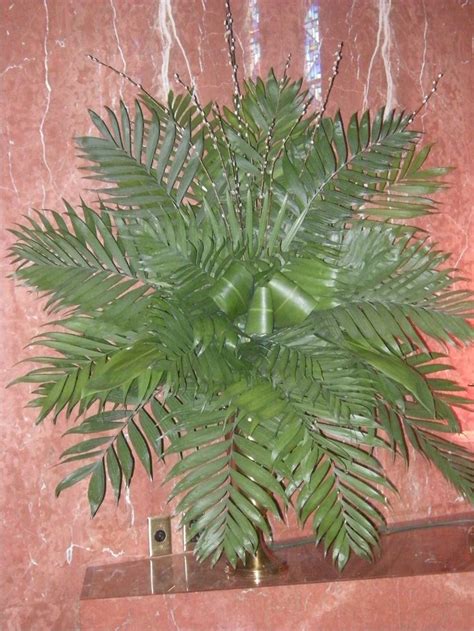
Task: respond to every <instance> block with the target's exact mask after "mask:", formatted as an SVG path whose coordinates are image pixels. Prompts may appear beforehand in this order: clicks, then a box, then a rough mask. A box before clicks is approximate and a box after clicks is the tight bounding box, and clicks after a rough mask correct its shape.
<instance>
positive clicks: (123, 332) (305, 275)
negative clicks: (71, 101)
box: [11, 72, 474, 568]
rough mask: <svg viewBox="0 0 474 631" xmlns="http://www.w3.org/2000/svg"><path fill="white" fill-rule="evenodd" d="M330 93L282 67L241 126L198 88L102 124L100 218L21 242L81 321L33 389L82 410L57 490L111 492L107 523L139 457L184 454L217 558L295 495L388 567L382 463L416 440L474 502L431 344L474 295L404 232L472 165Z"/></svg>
mask: <svg viewBox="0 0 474 631" xmlns="http://www.w3.org/2000/svg"><path fill="white" fill-rule="evenodd" d="M309 102H310V98H309V97H308V94H307V93H306V92H305V91H304V90H302V86H301V82H296V83H294V82H291V81H290V80H289V79H288V77H287V76H286V75H284V76H283V77H282V78H277V77H276V76H275V74H274V73H273V72H271V73H270V74H269V76H268V78H267V79H266V80H265V81H263V80H261V79H258V80H256V81H252V80H249V81H247V82H246V84H245V87H244V90H243V92H242V97H241V100H239V99H237V101H236V104H237V105H236V107H235V108H234V109H233V110H231V109H224V111H223V112H222V114H221V112H220V110H219V108H218V106H217V105H216V104H214V103H211V104H209V105H207V106H205V107H202V106H201V105H200V104H199V102H198V100H197V99H196V97H195V95H194V93H193V91H192V90H191V89H189V90H188V92H187V93H186V94H185V95H178V96H176V95H173V94H170V96H169V99H168V102H167V104H166V105H163V104H160V103H158V102H157V101H155V100H154V99H153V98H152V97H151V96H150V95H148V94H147V93H142V94H141V95H140V101H137V102H136V103H135V107H134V112H133V114H131V111H130V110H129V109H128V108H127V107H126V106H125V104H124V103H122V102H121V103H120V105H119V108H118V112H113V111H112V110H110V109H108V110H107V116H108V118H107V120H105V119H104V118H101V117H100V116H98V115H97V114H95V113H91V118H92V121H93V123H94V124H95V126H96V128H97V130H98V136H94V137H81V138H78V139H77V145H78V147H79V151H80V155H81V156H82V157H83V158H85V159H86V160H87V161H88V165H87V166H86V167H84V168H85V169H86V170H87V172H88V173H89V178H90V179H91V180H92V181H93V183H94V184H97V183H100V184H98V185H99V186H101V188H99V189H97V192H98V194H99V196H100V198H99V201H98V203H97V205H96V207H91V206H88V205H86V204H85V203H82V205H81V207H80V209H77V210H76V209H74V208H73V207H72V206H71V205H69V204H66V212H65V213H64V214H60V213H57V212H52V213H38V214H37V215H35V216H34V217H33V218H28V219H26V220H25V222H24V223H23V224H22V225H20V226H17V227H15V229H14V230H13V233H14V234H15V236H16V238H17V240H16V242H15V244H14V245H13V247H12V251H11V256H12V259H13V261H14V263H15V264H16V276H17V278H18V279H19V280H20V281H21V282H23V283H24V284H26V285H27V286H28V287H30V288H33V289H35V290H38V291H39V292H40V293H42V294H45V295H46V296H47V303H46V308H47V309H48V310H49V311H51V312H59V313H60V314H61V315H60V316H59V317H60V319H59V320H57V321H56V322H54V324H55V325H56V328H55V329H54V330H51V331H49V332H47V333H46V334H44V335H42V336H40V337H39V338H37V339H35V341H34V342H33V344H34V346H35V347H37V346H43V347H45V348H46V352H45V354H44V355H39V356H37V357H34V358H32V359H33V361H34V362H35V363H36V367H35V368H34V369H33V370H31V371H30V372H28V373H27V374H26V375H25V376H24V377H23V378H21V379H20V380H19V381H24V382H27V383H31V384H34V387H35V388H36V390H35V392H34V395H33V400H32V401H31V405H32V406H34V407H36V408H38V421H39V422H41V421H42V420H44V419H45V418H46V417H47V416H51V417H52V418H53V420H54V421H56V420H57V419H58V418H59V417H60V416H61V415H62V414H63V415H66V416H67V417H72V418H74V419H75V420H76V422H75V424H74V425H73V426H72V427H71V429H69V430H68V431H67V432H66V433H67V434H68V436H75V437H76V438H77V440H78V442H76V443H75V444H73V445H72V446H70V447H69V448H67V449H66V450H65V451H64V453H63V455H62V462H64V463H70V464H72V463H74V464H75V466H76V467H77V468H75V469H73V470H72V471H71V473H70V474H69V475H68V476H67V477H66V478H65V479H64V480H63V481H62V482H61V483H60V484H59V485H58V487H57V493H58V494H59V493H61V492H62V491H63V490H64V489H66V488H68V487H70V486H72V485H73V484H76V483H77V482H80V481H81V480H84V479H86V478H88V479H89V490H88V496H89V502H90V506H91V511H92V513H93V514H95V513H96V511H97V510H98V508H99V507H100V505H101V504H102V502H103V501H104V498H105V495H106V491H107V488H110V489H111V491H112V494H113V495H114V496H115V499H116V500H117V501H118V500H119V498H120V496H121V493H122V490H123V487H124V485H129V484H130V483H131V482H132V479H133V475H134V471H135V464H136V463H137V464H138V463H141V465H142V466H143V467H144V468H145V470H146V472H147V474H148V475H149V476H150V477H151V476H152V474H153V457H154V456H156V457H158V459H160V460H162V459H164V458H165V457H166V454H178V457H179V459H178V461H177V462H176V464H174V466H173V467H172V468H171V470H170V471H169V474H168V477H169V479H172V480H174V484H175V486H174V490H173V492H172V496H173V497H176V498H177V501H178V505H177V512H178V513H180V514H181V516H182V518H181V520H182V523H183V524H184V525H186V527H187V529H188V536H190V537H194V536H196V537H197V543H196V547H195V553H196V555H197V557H198V558H199V559H200V560H204V559H210V560H211V561H212V562H213V563H214V562H216V561H217V559H218V558H219V557H220V556H221V555H225V556H226V557H227V558H228V560H229V561H230V563H231V564H233V565H235V564H236V563H237V562H238V560H239V559H241V560H243V559H245V555H246V554H247V553H254V552H255V550H256V548H257V545H258V531H259V530H263V531H264V532H265V533H267V534H269V533H270V522H269V521H268V517H267V515H273V516H274V517H276V518H280V517H284V515H285V512H286V511H287V510H288V509H289V507H290V506H291V505H293V506H294V508H295V510H296V514H297V516H298V518H299V520H300V522H301V523H302V524H304V523H306V522H307V521H308V520H310V522H311V524H312V528H313V531H314V535H315V540H316V541H318V542H321V543H322V544H323V545H324V547H325V549H326V551H328V550H332V556H333V559H334V562H335V563H336V564H337V566H338V567H339V568H343V567H344V565H345V564H346V562H347V560H348V558H349V556H350V554H351V553H355V554H357V555H360V556H362V557H364V558H366V559H372V558H373V556H374V551H376V549H377V546H378V534H377V532H378V526H379V525H380V523H381V522H382V521H383V519H382V516H381V515H382V514H381V510H380V509H381V508H382V507H383V506H384V505H385V504H386V503H387V499H386V491H387V490H390V489H392V488H393V487H392V485H391V483H390V481H389V480H388V477H387V475H386V473H385V472H384V470H383V468H382V466H381V465H380V463H379V461H378V460H377V458H376V455H375V450H381V449H388V450H390V451H391V452H392V453H394V454H400V455H401V456H402V457H403V458H405V459H406V460H408V459H409V455H410V451H411V450H412V449H415V450H417V451H419V452H421V453H422V454H423V455H424V456H425V457H426V458H427V459H428V460H429V461H430V462H432V463H433V464H434V465H435V466H436V467H438V468H439V469H440V471H441V472H442V473H443V475H444V476H445V477H446V478H447V480H449V481H450V482H451V483H452V484H453V485H454V486H455V487H456V488H457V489H458V490H459V491H460V492H461V493H462V494H463V495H464V496H465V497H466V498H469V499H471V500H472V498H473V481H474V472H473V467H474V459H473V456H472V454H470V453H469V452H468V451H467V450H466V449H464V448H462V447H460V446H459V445H457V444H456V443H455V442H450V441H449V440H448V435H450V434H455V433H458V432H459V431H460V426H459V422H458V420H457V417H456V414H455V412H454V409H453V408H454V407H456V406H460V405H461V406H463V405H467V404H469V402H468V401H467V399H465V398H464V397H463V395H462V388H461V387H460V386H458V385H457V384H456V383H455V382H454V381H453V380H451V379H449V378H447V377H446V376H445V371H446V370H449V368H450V367H449V366H447V364H446V363H445V360H444V355H441V354H439V353H438V354H437V353H433V352H431V351H430V340H435V341H436V342H440V343H441V344H442V345H447V344H458V345H461V344H467V343H469V342H470V341H471V339H472V329H471V327H470V326H469V324H468V319H469V317H472V305H473V303H472V296H471V294H470V293H469V292H468V291H465V290H461V289H458V288H457V286H456V283H457V281H458V280H459V279H458V275H457V272H456V270H452V269H449V268H448V267H447V266H446V262H447V259H448V255H447V254H445V253H443V252H441V251H439V250H438V249H437V247H436V246H435V245H433V244H432V243H431V242H430V241H429V240H428V239H427V238H426V235H424V234H423V233H422V232H420V231H418V230H417V229H416V228H414V227H412V226H410V225H407V224H406V223H405V222H406V220H408V219H410V218H413V217H418V216H421V215H425V214H428V213H430V212H432V211H433V210H434V209H435V207H436V202H435V201H434V200H433V199H432V197H433V195H434V193H436V192H437V191H438V190H440V189H441V188H443V187H444V186H445V185H444V183H443V182H442V180H441V178H442V177H444V176H445V175H446V174H447V173H448V171H449V169H445V168H431V167H428V168H427V167H426V166H425V164H426V160H427V158H428V154H429V151H430V148H429V147H428V146H425V147H423V148H421V149H419V148H418V144H419V142H420V139H421V134H420V133H418V132H416V131H413V130H412V129H411V128H410V123H411V122H412V119H411V117H408V116H406V115H405V114H404V113H403V112H401V113H397V112H386V111H385V110H384V109H383V108H382V109H380V110H379V111H378V112H377V113H376V115H375V116H374V117H372V116H371V115H370V113H369V112H365V113H364V114H363V115H362V116H360V117H358V116H357V115H356V114H355V115H354V116H353V117H352V118H351V119H350V121H349V124H348V125H347V126H346V125H344V122H343V120H342V117H341V115H340V113H337V114H336V115H335V116H334V117H328V116H325V115H324V116H323V115H322V114H321V116H318V115H317V113H310V111H309V110H308V106H309ZM392 220H395V221H392ZM440 372H441V373H442V374H441V375H438V374H437V373H440Z"/></svg>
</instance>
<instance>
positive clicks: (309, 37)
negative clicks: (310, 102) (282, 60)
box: [304, 2, 322, 103]
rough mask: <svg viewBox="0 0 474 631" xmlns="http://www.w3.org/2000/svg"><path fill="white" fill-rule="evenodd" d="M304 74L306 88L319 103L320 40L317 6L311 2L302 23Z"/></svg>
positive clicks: (320, 97) (320, 98)
mask: <svg viewBox="0 0 474 631" xmlns="http://www.w3.org/2000/svg"><path fill="white" fill-rule="evenodd" d="M304 33H305V42H304V74H305V78H306V82H307V84H308V88H309V90H310V92H312V94H314V97H315V100H316V102H319V103H320V102H321V100H322V96H321V39H320V34H319V6H318V4H317V3H316V2H312V3H311V5H310V7H309V9H308V12H307V13H306V17H305V21H304Z"/></svg>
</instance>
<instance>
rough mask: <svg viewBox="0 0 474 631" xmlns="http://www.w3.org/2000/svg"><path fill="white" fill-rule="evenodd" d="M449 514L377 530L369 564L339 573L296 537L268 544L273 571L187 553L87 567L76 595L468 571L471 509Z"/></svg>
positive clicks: (356, 562)
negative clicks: (231, 568) (244, 569)
mask: <svg viewBox="0 0 474 631" xmlns="http://www.w3.org/2000/svg"><path fill="white" fill-rule="evenodd" d="M448 519H449V518H448ZM450 519H451V520H454V519H456V520H457V522H458V523H452V524H451V525H449V526H447V525H443V520H434V521H430V522H414V523H412V524H401V525H397V526H396V528H399V529H400V530H399V531H395V532H390V533H388V534H384V535H382V537H381V553H380V554H379V556H378V558H377V559H376V560H375V561H374V562H373V563H369V562H367V561H364V560H362V559H359V558H357V557H355V556H354V555H353V556H352V557H351V559H350V561H349V563H348V564H347V566H346V568H345V569H344V572H343V573H339V572H338V571H337V570H336V569H335V568H334V566H333V565H332V562H331V558H330V556H331V555H330V554H328V557H327V558H325V557H324V553H323V550H322V548H321V547H319V546H318V547H315V545H314V544H313V543H307V542H302V541H301V540H294V541H286V542H281V543H278V544H275V545H274V546H273V550H274V552H275V553H276V554H277V556H278V557H280V558H281V559H283V560H285V561H286V563H287V564H288V567H287V569H286V571H284V572H281V573H280V574H276V575H273V576H262V577H255V576H252V575H248V574H239V573H238V572H235V573H234V572H230V573H229V572H227V571H226V563H225V561H220V562H219V563H218V564H217V565H216V566H215V567H214V568H211V567H210V565H209V564H208V563H204V564H199V563H197V562H196V561H195V559H194V557H193V555H192V552H186V553H184V554H174V555H169V556H162V557H156V558H148V559H138V560H134V561H127V562H122V563H115V564H108V565H100V566H94V567H89V568H88V569H87V571H86V575H85V579H84V585H83V590H82V594H81V600H90V599H102V598H127V597H136V596H151V595H158V594H162V595H163V594H177V593H186V592H203V591H214V590H229V589H249V588H252V587H259V588H261V587H274V586H281V585H302V584H308V583H327V582H336V581H355V580H367V579H383V578H395V577H404V576H423V575H428V574H449V573H460V572H472V571H474V513H469V514H467V515H458V516H456V518H454V517H452V516H451V518H450ZM427 526H429V527H427ZM413 527H415V528H416V529H415V530H413V529H412V528H413ZM405 528H406V530H405Z"/></svg>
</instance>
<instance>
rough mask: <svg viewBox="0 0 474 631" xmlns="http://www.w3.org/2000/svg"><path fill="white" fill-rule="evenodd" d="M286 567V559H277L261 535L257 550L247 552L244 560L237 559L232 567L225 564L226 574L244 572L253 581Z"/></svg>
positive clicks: (281, 570)
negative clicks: (252, 552) (250, 552)
mask: <svg viewBox="0 0 474 631" xmlns="http://www.w3.org/2000/svg"><path fill="white" fill-rule="evenodd" d="M287 569H288V564H287V563H286V561H283V560H282V559H279V558H278V557H277V556H276V555H275V554H274V553H273V552H272V550H270V548H269V547H268V546H267V544H266V542H265V540H264V538H263V536H261V537H260V541H259V544H258V548H257V552H256V553H255V554H249V553H247V554H246V556H245V561H241V560H239V561H238V562H237V566H236V567H235V568H233V567H232V566H231V565H227V566H226V572H227V573H228V574H245V575H246V576H253V578H254V579H255V582H256V583H258V582H259V580H260V579H261V578H262V577H264V576H272V575H274V574H279V573H280V572H284V571H286V570H287Z"/></svg>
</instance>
